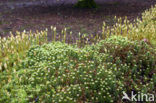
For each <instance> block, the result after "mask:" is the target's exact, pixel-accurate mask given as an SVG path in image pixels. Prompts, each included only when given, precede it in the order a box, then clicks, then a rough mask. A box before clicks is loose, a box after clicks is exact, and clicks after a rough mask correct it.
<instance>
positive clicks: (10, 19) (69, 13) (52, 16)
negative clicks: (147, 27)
mask: <svg viewBox="0 0 156 103" xmlns="http://www.w3.org/2000/svg"><path fill="white" fill-rule="evenodd" d="M14 1H16V0H14ZM24 1H25V0H24ZM24 1H23V2H20V3H19V2H5V3H2V2H1V3H0V5H1V6H0V35H1V36H6V35H8V34H9V32H10V31H13V32H15V31H16V30H19V31H23V30H32V31H36V30H43V29H45V28H50V26H56V27H57V30H58V31H61V29H63V28H65V27H66V28H67V31H73V34H74V35H77V34H78V33H79V32H81V33H87V34H97V33H100V32H101V27H102V23H103V21H105V22H106V23H107V25H110V26H111V25H113V24H114V23H115V21H114V19H113V18H114V16H117V17H122V18H124V17H125V16H127V17H128V19H129V20H131V21H133V20H134V19H135V18H136V17H140V16H141V13H142V12H143V11H144V10H146V9H148V8H150V7H151V6H152V5H154V4H156V0H132V1H131V2H130V1H128V0H120V1H119V0H109V2H108V0H96V2H97V4H98V5H99V8H98V9H78V8H73V4H74V3H75V2H76V1H77V0H72V2H71V0H69V1H68V2H65V1H64V0H60V1H59V2H54V0H53V1H52V0H50V1H45V0H44V1H34V2H27V0H26V1H25V2H24ZM66 1H67V0H66Z"/></svg>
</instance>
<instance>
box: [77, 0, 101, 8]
mask: <svg viewBox="0 0 156 103" xmlns="http://www.w3.org/2000/svg"><path fill="white" fill-rule="evenodd" d="M75 7H77V8H97V7H98V6H97V4H96V3H95V1H94V0H79V1H78V3H77V4H75Z"/></svg>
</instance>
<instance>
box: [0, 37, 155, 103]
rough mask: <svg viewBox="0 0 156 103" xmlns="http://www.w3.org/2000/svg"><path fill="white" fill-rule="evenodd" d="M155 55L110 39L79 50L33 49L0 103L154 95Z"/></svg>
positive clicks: (146, 48) (67, 102)
mask: <svg viewBox="0 0 156 103" xmlns="http://www.w3.org/2000/svg"><path fill="white" fill-rule="evenodd" d="M155 54H156V53H155V51H154V50H153V49H152V48H150V46H149V45H147V44H146V43H144V42H137V41H130V40H128V39H127V38H125V37H121V36H112V37H110V38H108V39H106V40H102V41H100V42H99V43H97V44H96V45H91V46H86V47H84V48H77V47H76V46H72V45H67V44H64V43H60V42H53V43H50V44H45V45H42V46H33V47H31V48H30V50H29V51H28V53H27V57H26V58H25V60H24V61H23V62H22V63H21V64H20V66H19V67H17V68H16V72H14V73H13V75H12V80H11V82H10V83H9V84H6V85H5V86H4V87H3V88H2V89H1V90H0V91H1V92H2V94H1V97H2V98H1V99H0V101H1V102H4V101H7V102H12V103H14V102H15V103H16V102H19V101H20V102H22V103H25V102H34V101H42V102H46V103H51V102H54V103H55V102H59V103H73V102H81V101H86V102H101V103H102V102H109V103H110V102H117V101H120V99H121V98H120V97H121V95H122V91H123V90H124V91H126V92H128V93H129V92H130V91H131V90H133V91H136V92H137V91H142V92H152V91H153V90H154V86H155V85H156V83H155V79H156V75H155V72H156V67H155V64H156V58H155Z"/></svg>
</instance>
